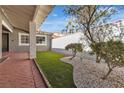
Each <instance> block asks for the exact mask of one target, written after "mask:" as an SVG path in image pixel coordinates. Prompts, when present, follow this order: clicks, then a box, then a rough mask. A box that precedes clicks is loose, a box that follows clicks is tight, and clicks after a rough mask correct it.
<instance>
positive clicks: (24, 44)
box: [19, 33, 29, 46]
mask: <svg viewBox="0 0 124 93" xmlns="http://www.w3.org/2000/svg"><path fill="white" fill-rule="evenodd" d="M22 35H26V36H28V37H29V34H27V33H19V46H29V43H22V42H21V36H22Z"/></svg>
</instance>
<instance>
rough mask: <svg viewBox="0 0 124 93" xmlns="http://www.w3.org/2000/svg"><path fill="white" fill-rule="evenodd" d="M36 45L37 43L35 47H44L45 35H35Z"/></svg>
mask: <svg viewBox="0 0 124 93" xmlns="http://www.w3.org/2000/svg"><path fill="white" fill-rule="evenodd" d="M36 43H37V45H46V36H45V35H37V36H36Z"/></svg>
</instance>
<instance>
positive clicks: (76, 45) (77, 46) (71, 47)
mask: <svg viewBox="0 0 124 93" xmlns="http://www.w3.org/2000/svg"><path fill="white" fill-rule="evenodd" d="M65 49H66V50H72V51H73V52H82V50H83V49H82V44H80V43H71V44H68V45H67V46H66V47H65Z"/></svg>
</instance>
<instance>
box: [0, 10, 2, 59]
mask: <svg viewBox="0 0 124 93" xmlns="http://www.w3.org/2000/svg"><path fill="white" fill-rule="evenodd" d="M1 58H2V14H1V10H0V59H1Z"/></svg>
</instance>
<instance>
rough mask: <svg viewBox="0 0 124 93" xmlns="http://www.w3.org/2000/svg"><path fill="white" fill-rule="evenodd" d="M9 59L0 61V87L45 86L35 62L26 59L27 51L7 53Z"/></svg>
mask: <svg viewBox="0 0 124 93" xmlns="http://www.w3.org/2000/svg"><path fill="white" fill-rule="evenodd" d="M8 56H9V59H8V60H7V61H5V62H2V63H0V87H3V88H35V87H38V88H39V87H46V86H45V84H44V81H43V78H42V77H41V75H40V74H39V71H38V69H37V68H36V65H35V63H34V62H33V61H32V60H28V59H27V58H28V53H8Z"/></svg>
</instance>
